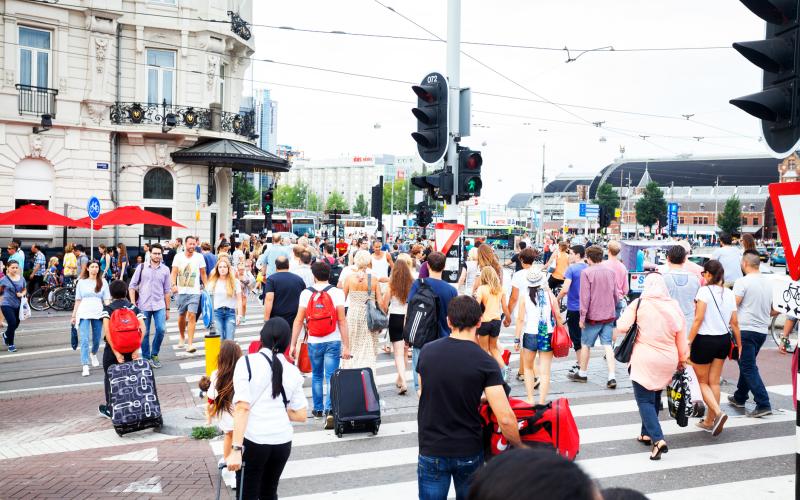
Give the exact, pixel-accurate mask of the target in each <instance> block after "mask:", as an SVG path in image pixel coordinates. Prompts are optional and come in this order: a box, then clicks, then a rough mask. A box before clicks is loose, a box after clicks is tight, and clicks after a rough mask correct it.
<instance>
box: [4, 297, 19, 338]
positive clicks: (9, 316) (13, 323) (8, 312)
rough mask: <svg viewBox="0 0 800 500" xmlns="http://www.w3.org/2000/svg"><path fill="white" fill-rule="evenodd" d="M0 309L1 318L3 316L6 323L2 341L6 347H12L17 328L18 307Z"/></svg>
mask: <svg viewBox="0 0 800 500" xmlns="http://www.w3.org/2000/svg"><path fill="white" fill-rule="evenodd" d="M0 309H2V311H3V316H5V318H6V323H8V327H7V328H6V331H5V333H3V340H5V342H6V345H14V333H15V332H16V331H17V327H18V326H19V306H17V307H12V306H3V307H2V308H0Z"/></svg>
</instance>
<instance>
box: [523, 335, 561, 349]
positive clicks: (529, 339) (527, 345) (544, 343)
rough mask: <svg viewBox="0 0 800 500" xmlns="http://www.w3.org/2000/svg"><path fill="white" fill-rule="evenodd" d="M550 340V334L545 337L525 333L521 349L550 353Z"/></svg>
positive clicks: (551, 347) (551, 336)
mask: <svg viewBox="0 0 800 500" xmlns="http://www.w3.org/2000/svg"><path fill="white" fill-rule="evenodd" d="M552 338H553V334H552V333H547V334H545V335H539V334H538V333H525V334H523V335H522V348H523V349H527V350H529V351H541V352H550V351H552V350H553V346H552V345H551V344H550V342H551V340H552Z"/></svg>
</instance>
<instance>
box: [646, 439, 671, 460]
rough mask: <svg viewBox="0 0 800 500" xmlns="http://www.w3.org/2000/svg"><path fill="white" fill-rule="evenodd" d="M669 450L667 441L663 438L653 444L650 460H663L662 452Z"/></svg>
mask: <svg viewBox="0 0 800 500" xmlns="http://www.w3.org/2000/svg"><path fill="white" fill-rule="evenodd" d="M661 443H663V445H661V446H659V444H661ZM668 451H669V447H668V446H667V442H666V441H664V440H663V439H662V440H661V441H659V442H658V443H656V444H654V445H653V452H652V453H651V454H650V460H661V454H662V453H667V452H668Z"/></svg>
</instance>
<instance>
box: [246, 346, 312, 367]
mask: <svg viewBox="0 0 800 500" xmlns="http://www.w3.org/2000/svg"><path fill="white" fill-rule="evenodd" d="M290 349H291V347H287V348H286V352H284V353H283V356H284V357H285V358H286V361H288V362H289V363H291V364H293V365H297V368H298V369H299V370H300V372H301V373H311V358H309V357H308V344H306V343H305V342H303V343H302V344H300V352H299V353H298V355H297V362H295V360H294V358H292V357H291V356H289V350H290ZM260 350H261V341H260V340H254V341H252V342H250V345H249V346H248V347H247V353H248V354H253V353H256V352H258V351H260Z"/></svg>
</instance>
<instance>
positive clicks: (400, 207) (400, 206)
mask: <svg viewBox="0 0 800 500" xmlns="http://www.w3.org/2000/svg"><path fill="white" fill-rule="evenodd" d="M409 185H410V183H409V182H408V180H406V179H395V180H394V181H388V182H384V183H383V213H385V214H388V213H389V212H390V211H391V208H392V192H393V191H392V186H394V209H395V211H400V212H405V211H406V193H407V192H408V187H409ZM413 201H414V200H413V195H411V200H410V201H409V206H410V205H411V204H413Z"/></svg>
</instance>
